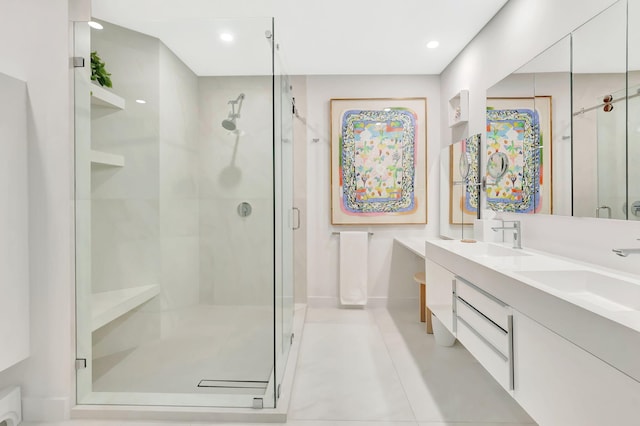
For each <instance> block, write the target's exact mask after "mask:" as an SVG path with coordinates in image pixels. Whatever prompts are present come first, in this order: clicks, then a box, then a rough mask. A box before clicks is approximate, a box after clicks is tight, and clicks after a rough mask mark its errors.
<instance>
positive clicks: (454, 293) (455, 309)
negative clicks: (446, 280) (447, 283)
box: [451, 278, 458, 333]
mask: <svg viewBox="0 0 640 426" xmlns="http://www.w3.org/2000/svg"><path fill="white" fill-rule="evenodd" d="M456 285H457V280H456V279H455V278H453V279H452V280H451V289H452V291H451V312H452V313H453V321H452V322H453V324H452V328H453V332H454V333H456V332H457V331H458V305H457V300H458V297H457V291H456Z"/></svg>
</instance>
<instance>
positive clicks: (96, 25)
mask: <svg viewBox="0 0 640 426" xmlns="http://www.w3.org/2000/svg"><path fill="white" fill-rule="evenodd" d="M89 26H90V27H91V28H95V29H96V30H101V29H103V28H104V27H103V26H102V24H100V23H98V22H96V21H89Z"/></svg>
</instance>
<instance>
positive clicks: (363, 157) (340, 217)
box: [331, 98, 427, 225]
mask: <svg viewBox="0 0 640 426" xmlns="http://www.w3.org/2000/svg"><path fill="white" fill-rule="evenodd" d="M426 111H427V99H426V98H405V99H331V223H332V224H334V225H375V224H426V223H427V173H426V164H427V150H426V144H427V137H426V135H427V124H426Z"/></svg>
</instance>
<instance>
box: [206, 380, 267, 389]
mask: <svg viewBox="0 0 640 426" xmlns="http://www.w3.org/2000/svg"><path fill="white" fill-rule="evenodd" d="M268 383H269V382H262V381H250V380H206V379H203V380H200V382H199V383H198V387H199V388H227V389H260V390H265V389H267V385H268Z"/></svg>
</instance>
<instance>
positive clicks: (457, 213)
mask: <svg viewBox="0 0 640 426" xmlns="http://www.w3.org/2000/svg"><path fill="white" fill-rule="evenodd" d="M480 140H481V135H480V134H477V135H473V136H470V137H468V138H466V139H462V140H461V141H458V142H456V143H454V144H452V145H449V223H450V224H452V225H473V223H474V220H475V219H476V218H477V217H478V200H479V199H480V185H479V184H478V183H479V180H480V170H479V160H480Z"/></svg>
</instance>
